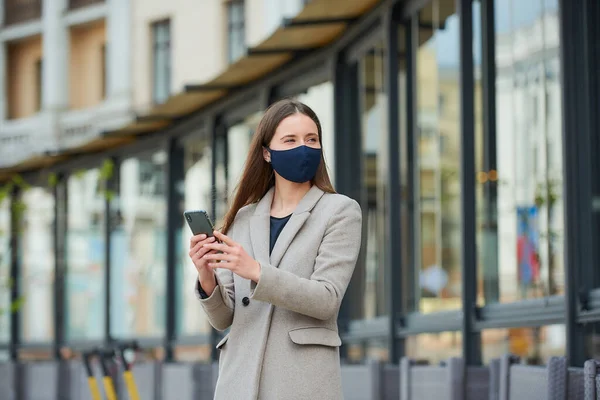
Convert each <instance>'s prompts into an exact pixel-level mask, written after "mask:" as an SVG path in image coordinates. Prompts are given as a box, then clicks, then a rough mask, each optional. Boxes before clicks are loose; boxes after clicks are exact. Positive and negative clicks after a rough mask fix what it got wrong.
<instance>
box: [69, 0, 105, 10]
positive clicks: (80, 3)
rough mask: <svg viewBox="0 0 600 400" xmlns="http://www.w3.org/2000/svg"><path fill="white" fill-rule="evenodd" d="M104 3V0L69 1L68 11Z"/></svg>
mask: <svg viewBox="0 0 600 400" xmlns="http://www.w3.org/2000/svg"><path fill="white" fill-rule="evenodd" d="M98 3H104V0H69V10H73V9H75V8H81V7H87V6H91V5H92V4H98Z"/></svg>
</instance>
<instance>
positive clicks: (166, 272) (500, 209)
mask: <svg viewBox="0 0 600 400" xmlns="http://www.w3.org/2000/svg"><path fill="white" fill-rule="evenodd" d="M599 13H600V9H599V8H598V6H597V5H595V2H594V1H592V0H586V1H581V2H569V1H567V0H560V1H559V0H527V1H523V0H429V1H423V0H404V1H392V0H312V1H306V0H305V1H302V0H245V1H244V0H202V1H192V0H171V1H163V0H105V1H103V0H43V1H42V0H37V1H36V0H3V1H0V77H1V78H2V79H0V182H1V184H0V188H1V191H0V282H1V285H2V286H1V288H0V310H1V313H2V314H1V315H0V359H5V360H8V359H13V360H14V359H21V360H42V359H53V358H60V357H78V355H79V354H80V352H81V351H82V350H85V349H87V348H91V347H93V346H101V345H103V344H107V343H111V341H114V340H124V339H138V340H139V341H140V343H141V344H142V346H143V348H144V349H146V350H148V352H149V353H150V354H151V355H152V357H155V358H157V359H164V360H167V361H201V362H210V361H211V360H215V359H216V358H217V357H218V354H217V353H216V351H215V350H213V349H214V345H215V344H216V343H217V341H218V340H219V339H220V337H221V334H220V333H218V332H215V331H213V330H212V329H211V327H210V325H209V323H208V320H207V319H206V317H205V315H204V313H203V312H202V310H201V308H200V306H199V304H198V302H197V299H196V297H195V295H194V292H193V285H194V281H195V279H196V273H195V270H194V267H193V266H192V264H191V262H190V261H189V259H188V257H187V251H188V243H189V237H190V232H189V229H188V227H187V226H186V225H185V224H184V220H183V217H182V213H183V211H184V210H187V209H205V210H208V211H209V213H210V215H211V216H213V218H214V219H216V222H217V224H219V222H220V221H221V219H222V218H223V216H224V213H225V212H226V209H227V204H228V200H229V199H231V196H232V193H233V191H234V189H235V185H236V183H237V180H238V178H239V176H240V172H241V170H242V167H243V164H244V161H245V157H246V153H247V151H248V148H249V143H250V140H251V136H252V134H253V133H254V131H255V129H256V126H257V124H258V121H259V120H260V118H261V116H262V113H263V110H264V109H265V108H266V107H267V106H268V104H270V103H272V102H273V101H276V100H277V99H280V98H283V97H290V96H291V97H294V98H296V99H298V100H300V101H302V102H305V103H307V104H308V105H309V106H311V107H312V108H313V109H314V110H315V111H316V113H317V114H318V116H319V118H320V119H321V123H322V126H323V136H324V142H323V147H324V150H325V156H326V159H327V162H328V164H329V168H330V174H331V176H332V177H333V180H334V184H335V186H336V188H337V190H338V191H339V192H341V193H344V194H347V195H349V196H351V197H353V198H355V199H357V200H358V201H359V202H360V204H361V205H362V208H363V211H364V240H363V249H362V252H361V258H360V261H359V264H358V266H357V269H356V272H355V274H354V278H353V281H352V283H351V285H350V287H349V289H348V292H347V294H346V298H345V301H344V304H343V307H342V310H341V312H340V320H339V321H340V333H341V336H342V337H343V341H344V345H343V347H342V356H343V358H344V361H345V362H347V363H359V362H363V361H365V360H367V359H378V360H382V361H390V362H396V361H397V360H398V358H399V357H400V356H402V355H407V356H410V357H413V358H417V359H426V360H429V361H431V362H438V361H440V360H443V359H446V358H448V357H449V356H464V357H465V359H466V361H467V362H468V363H470V364H479V363H482V362H483V363H487V362H488V361H489V360H490V359H492V358H495V357H498V356H500V355H501V354H504V353H507V352H511V353H513V354H517V355H519V356H521V357H523V358H525V359H526V360H527V361H528V362H530V363H533V364H542V363H545V362H546V360H547V359H548V357H550V356H552V355H568V356H569V358H570V361H571V362H573V363H579V364H581V363H582V362H583V361H582V360H585V359H586V358H590V357H593V356H598V353H599V352H600V348H599V347H598V335H597V332H598V327H599V325H598V322H599V321H600V291H599V290H598V289H599V288H600V270H599V268H598V261H599V258H598V256H599V254H598V248H597V247H598V243H600V241H599V240H598V239H599V223H598V222H599V213H598V211H599V210H600V190H599V186H600V184H599V180H598V173H599V172H600V165H599V163H598V161H597V157H596V156H594V154H596V153H597V151H598V150H600V145H599V142H600V141H599V135H598V132H599V130H598V128H599V127H598V124H599V121H598V118H597V117H598V99H599V98H600V97H599V95H600V84H599V81H598V77H597V76H596V75H597V73H596V71H598V70H599V68H600V57H598V55H599V52H598V49H597V43H599V42H600V41H599V40H598V39H600V32H599V30H598V28H595V27H594V26H596V25H597V22H598V17H599ZM567 249H568V251H567Z"/></svg>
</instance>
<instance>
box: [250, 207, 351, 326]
mask: <svg viewBox="0 0 600 400" xmlns="http://www.w3.org/2000/svg"><path fill="white" fill-rule="evenodd" d="M344 203H345V204H344V205H343V207H342V208H341V209H339V210H337V211H336V212H334V213H332V216H331V217H330V219H329V222H328V224H327V228H326V231H325V235H324V236H323V240H322V242H321V245H320V246H319V250H318V252H317V258H316V260H315V269H314V272H313V274H312V275H311V277H310V279H306V278H301V277H299V276H297V275H295V274H293V273H291V272H287V271H282V270H280V269H278V268H275V267H273V266H272V265H268V264H261V273H260V279H259V282H258V284H256V283H254V282H252V285H251V288H252V294H251V297H252V298H253V299H256V300H260V301H264V302H268V303H271V304H273V305H274V306H277V307H282V308H286V309H288V310H290V311H294V312H297V313H300V314H304V315H307V316H309V317H313V318H317V319H320V320H328V319H331V318H334V317H335V316H336V314H337V313H338V311H339V308H340V304H341V302H342V298H343V297H344V293H345V292H346V289H347V287H348V284H349V283H350V279H351V278H352V274H353V272H354V268H355V266H356V260H357V259H358V254H359V252H360V245H361V231H362V212H361V209H360V206H359V205H358V203H357V202H356V201H354V200H350V201H349V202H344Z"/></svg>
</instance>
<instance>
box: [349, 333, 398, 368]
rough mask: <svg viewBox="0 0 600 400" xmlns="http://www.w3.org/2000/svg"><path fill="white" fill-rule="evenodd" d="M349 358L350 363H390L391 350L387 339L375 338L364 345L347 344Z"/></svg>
mask: <svg viewBox="0 0 600 400" xmlns="http://www.w3.org/2000/svg"><path fill="white" fill-rule="evenodd" d="M347 345H348V356H347V357H348V358H347V361H348V362H350V363H362V362H364V361H365V360H379V361H382V362H388V361H389V356H390V355H389V349H388V342H387V339H382V338H374V339H369V340H367V341H365V342H364V343H347Z"/></svg>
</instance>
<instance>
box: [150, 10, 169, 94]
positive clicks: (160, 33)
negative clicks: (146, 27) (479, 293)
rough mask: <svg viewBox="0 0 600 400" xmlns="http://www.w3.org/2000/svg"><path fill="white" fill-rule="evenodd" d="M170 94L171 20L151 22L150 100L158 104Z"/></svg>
mask: <svg viewBox="0 0 600 400" xmlns="http://www.w3.org/2000/svg"><path fill="white" fill-rule="evenodd" d="M170 94H171V22H170V21H169V20H166V21H161V22H156V23H154V24H152V100H153V101H154V103H156V104H160V103H162V102H164V101H165V100H167V98H168V97H169V95H170Z"/></svg>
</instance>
